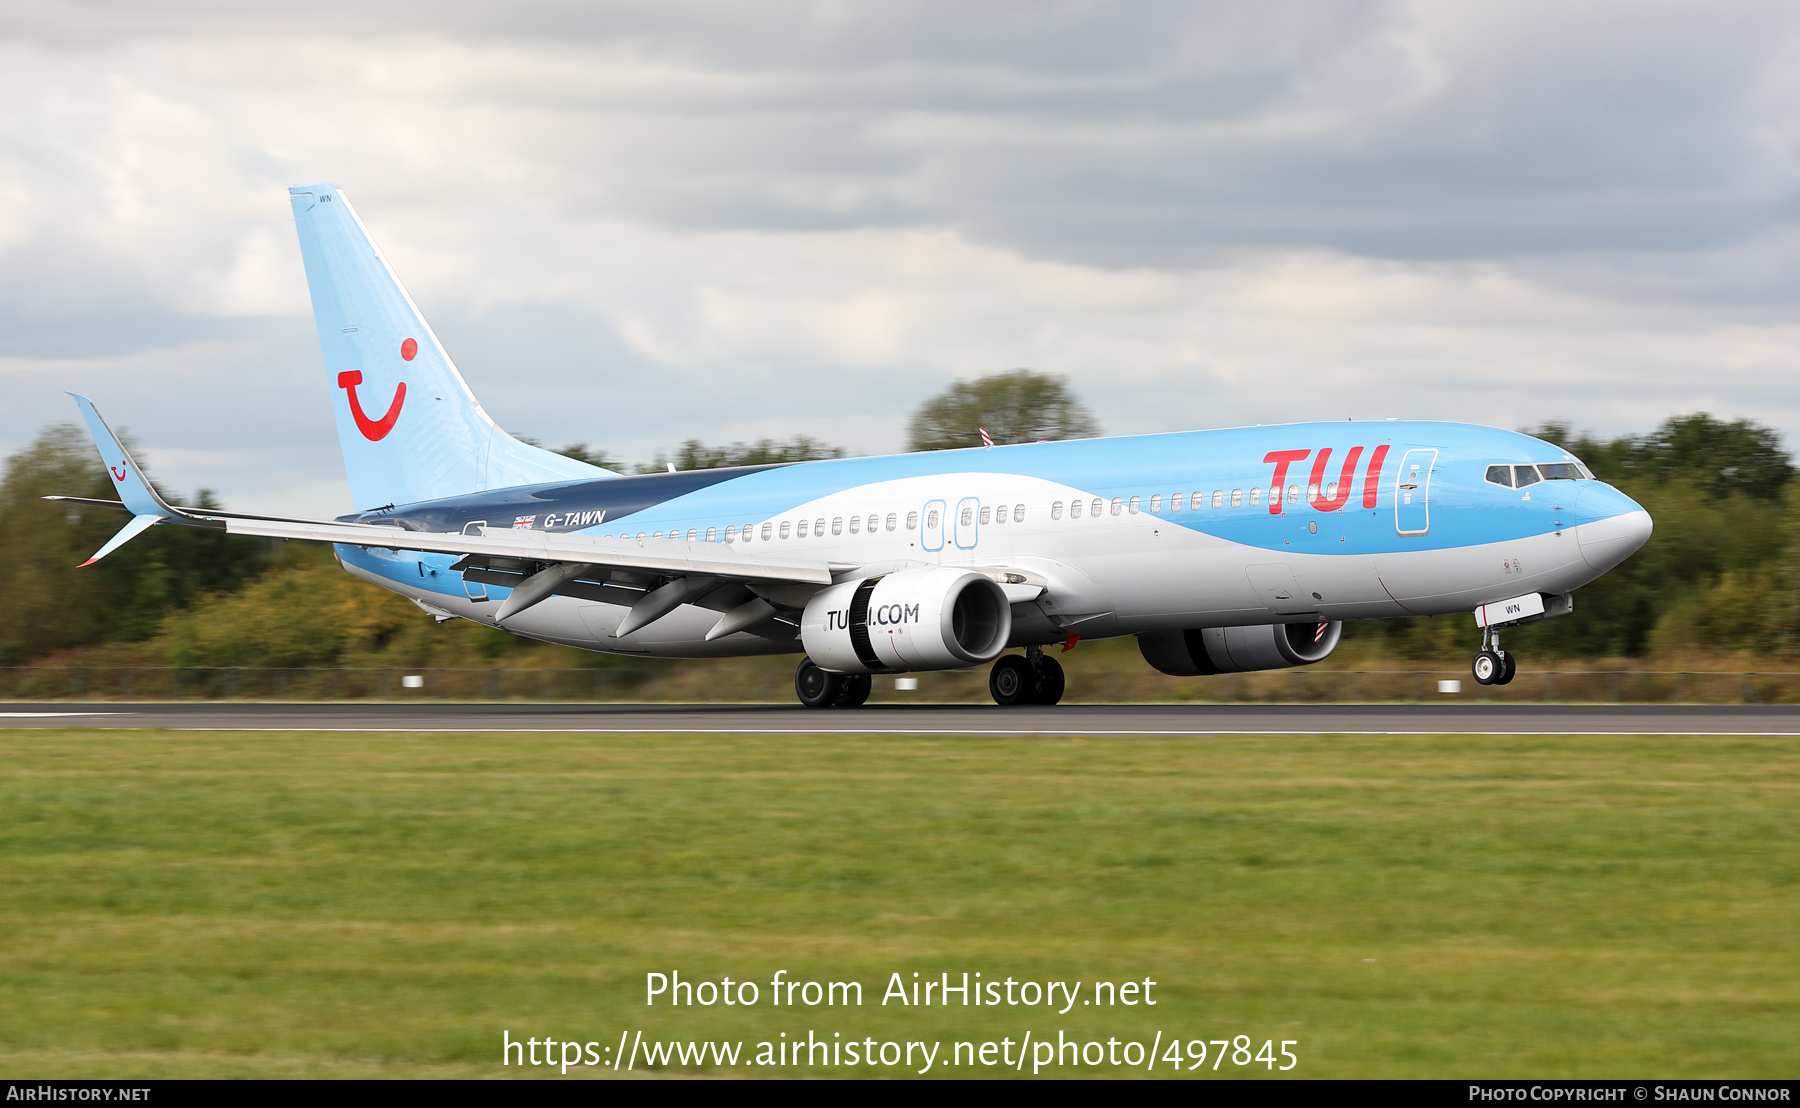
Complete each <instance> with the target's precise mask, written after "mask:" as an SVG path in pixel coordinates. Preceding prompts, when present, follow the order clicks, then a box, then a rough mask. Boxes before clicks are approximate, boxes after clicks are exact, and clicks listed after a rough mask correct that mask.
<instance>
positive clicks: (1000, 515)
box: [994, 504, 1006, 523]
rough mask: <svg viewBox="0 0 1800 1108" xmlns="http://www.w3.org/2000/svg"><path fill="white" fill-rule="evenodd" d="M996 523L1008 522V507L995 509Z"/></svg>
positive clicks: (1001, 506) (1002, 506)
mask: <svg viewBox="0 0 1800 1108" xmlns="http://www.w3.org/2000/svg"><path fill="white" fill-rule="evenodd" d="M994 522H995V523H1005V522H1006V505H1004V504H1002V505H1000V506H999V507H998V508H995V509H994Z"/></svg>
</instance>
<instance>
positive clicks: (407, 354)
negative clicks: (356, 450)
mask: <svg viewBox="0 0 1800 1108" xmlns="http://www.w3.org/2000/svg"><path fill="white" fill-rule="evenodd" d="M418 353H419V344H418V341H417V340H415V339H407V340H406V341H405V342H403V343H401V344H400V357H401V358H403V359H404V360H406V361H409V362H410V361H412V360H413V358H414V357H415V356H417V355H418ZM362 380H363V375H362V371H360V370H355V369H351V370H346V371H345V372H343V373H340V374H338V379H337V383H338V388H340V389H343V390H344V391H345V392H346V393H348V394H349V397H350V418H352V419H354V420H356V429H357V430H358V431H361V432H362V437H363V438H365V439H368V440H369V441H370V442H380V441H381V440H382V439H385V438H387V435H388V432H389V431H392V430H393V429H394V423H395V422H396V421H398V420H399V418H400V407H401V405H403V404H405V403H406V382H405V381H402V382H400V384H399V385H398V386H396V387H395V389H394V400H393V403H391V404H389V405H388V410H387V414H386V415H384V416H382V417H381V418H380V419H370V418H369V416H368V413H367V412H364V411H363V406H362V400H361V399H360V398H359V397H358V396H357V395H356V386H358V385H360V384H362ZM121 480H123V478H121Z"/></svg>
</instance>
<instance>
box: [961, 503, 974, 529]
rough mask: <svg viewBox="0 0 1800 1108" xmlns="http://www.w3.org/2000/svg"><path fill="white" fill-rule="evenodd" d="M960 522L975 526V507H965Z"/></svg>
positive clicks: (965, 525)
mask: <svg viewBox="0 0 1800 1108" xmlns="http://www.w3.org/2000/svg"><path fill="white" fill-rule="evenodd" d="M960 522H961V523H962V525H963V526H964V527H972V526H974V524H975V509H974V508H964V509H963V510H962V519H961V521H960Z"/></svg>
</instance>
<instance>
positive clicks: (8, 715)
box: [0, 712, 131, 719]
mask: <svg viewBox="0 0 1800 1108" xmlns="http://www.w3.org/2000/svg"><path fill="white" fill-rule="evenodd" d="M130 714H131V713H130V712H0V719H49V718H53V717H57V716H128V715H130Z"/></svg>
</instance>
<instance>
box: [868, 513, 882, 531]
mask: <svg viewBox="0 0 1800 1108" xmlns="http://www.w3.org/2000/svg"><path fill="white" fill-rule="evenodd" d="M879 530H881V517H880V516H878V515H871V516H869V534H871V535H873V534H874V533H875V532H877V531H879Z"/></svg>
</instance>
